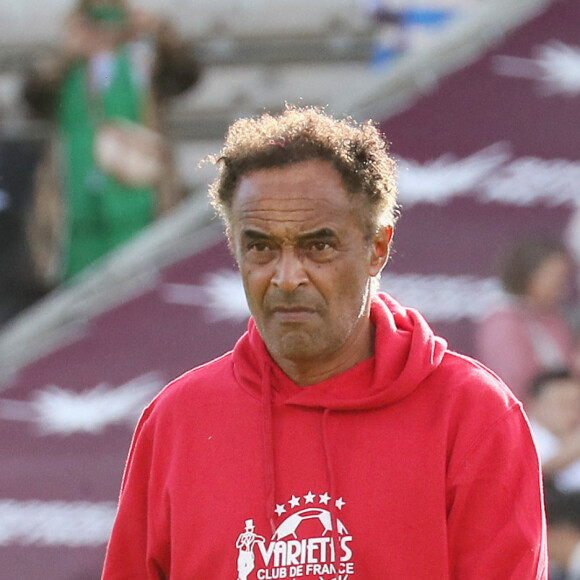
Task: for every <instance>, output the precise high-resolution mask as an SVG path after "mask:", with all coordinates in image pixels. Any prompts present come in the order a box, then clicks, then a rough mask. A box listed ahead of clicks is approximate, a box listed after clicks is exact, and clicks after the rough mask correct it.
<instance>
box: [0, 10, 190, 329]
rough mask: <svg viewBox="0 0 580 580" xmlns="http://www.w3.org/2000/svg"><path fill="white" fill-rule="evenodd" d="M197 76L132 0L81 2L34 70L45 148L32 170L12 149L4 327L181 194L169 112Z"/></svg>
mask: <svg viewBox="0 0 580 580" xmlns="http://www.w3.org/2000/svg"><path fill="white" fill-rule="evenodd" d="M199 77H200V65H199V62H198V60H197V59H196V55H195V52H194V48H193V46H192V45H191V44H190V43H188V42H186V41H184V40H183V39H182V38H180V36H179V34H178V33H177V30H176V29H175V27H174V26H173V25H172V24H171V23H169V22H168V21H166V20H163V19H160V18H157V17H155V16H153V15H152V14H150V13H148V12H146V11H144V10H140V9H136V8H134V7H133V6H131V5H130V4H129V2H128V0H77V2H76V4H75V5H74V6H73V8H72V10H71V12H70V14H69V15H68V17H67V18H66V19H65V22H64V23H63V31H62V35H61V41H60V45H59V46H58V47H56V48H55V49H54V50H52V51H51V52H50V53H48V54H43V55H42V56H39V57H38V58H37V59H36V61H35V62H34V63H33V65H32V67H31V68H30V70H28V71H27V72H26V74H25V79H24V84H23V90H22V100H23V101H24V102H25V103H26V105H27V106H28V110H29V112H30V114H31V116H34V117H36V118H37V119H43V120H45V121H46V122H48V124H49V125H50V138H49V140H48V143H43V144H42V146H41V148H40V150H39V147H38V146H37V150H36V151H34V152H32V153H31V155H29V158H30V160H29V161H28V165H27V167H25V168H23V167H15V166H14V165H13V163H10V159H9V158H10V153H13V154H14V155H16V156H18V158H19V159H26V157H25V156H23V155H22V152H21V151H19V150H18V146H19V144H16V145H14V144H11V143H7V144H4V145H5V148H7V149H10V152H7V154H6V155H3V156H2V159H3V161H4V163H3V166H2V167H1V168H0V169H1V170H2V175H1V177H2V184H3V192H2V193H3V199H4V200H5V202H6V204H7V205H8V207H6V208H5V210H6V211H3V212H2V220H4V221H5V222H6V223H5V224H0V225H4V226H5V227H3V228H1V229H2V230H3V232H2V233H3V235H4V236H6V238H7V239H6V244H4V245H3V250H2V251H3V254H2V256H0V258H2V264H1V267H2V269H3V270H5V271H6V272H9V275H7V276H3V277H2V282H1V283H0V303H1V304H2V308H1V309H0V325H1V324H2V322H4V321H6V320H7V319H8V318H10V317H11V316H13V315H14V314H15V313H17V312H18V311H20V310H21V309H22V308H24V307H25V306H26V305H28V304H30V303H31V302H33V301H34V300H35V299H36V298H38V296H41V295H42V294H43V293H45V292H48V291H50V290H51V289H53V288H55V287H56V286H58V285H59V284H61V283H62V282H63V281H66V280H68V279H70V278H71V277H73V276H75V275H76V274H78V273H80V272H82V271H83V270H84V269H85V268H86V267H87V266H89V265H90V264H92V263H93V262H95V261H96V260H98V259H100V258H101V257H103V256H105V255H107V254H108V253H109V252H110V251H111V250H113V249H115V248H117V247H119V246H121V245H122V244H124V243H125V242H127V241H128V240H129V239H131V238H132V237H134V236H135V235H136V234H137V233H138V232H140V231H141V230H143V229H144V228H145V227H146V226H148V225H149V224H150V223H152V222H153V221H154V220H155V219H157V218H158V217H159V216H160V215H162V214H164V213H165V212H167V211H168V210H170V209H172V208H173V207H175V206H176V205H177V204H178V202H179V201H180V200H181V199H182V198H183V197H184V195H185V191H184V187H183V186H182V184H181V182H180V179H179V175H178V172H177V169H176V164H175V162H174V155H173V151H172V146H171V142H170V141H169V139H168V138H167V131H166V127H165V123H164V120H165V115H164V113H165V111H166V109H167V104H168V102H169V101H170V100H171V99H172V98H173V97H175V96H177V95H179V94H181V93H183V92H185V91H187V90H189V89H191V88H192V87H193V86H195V85H196V83H197V82H198V80H199ZM3 153H4V151H3ZM23 169H24V171H23ZM27 175H30V176H31V177H30V179H29V180H28V181H26V178H25V177H24V176H27ZM13 178H14V179H13ZM15 179H17V180H18V183H12V181H14V180H15ZM9 246H10V247H9ZM14 261H17V262H18V264H19V266H18V267H14V263H13V262H14ZM15 297H19V299H15Z"/></svg>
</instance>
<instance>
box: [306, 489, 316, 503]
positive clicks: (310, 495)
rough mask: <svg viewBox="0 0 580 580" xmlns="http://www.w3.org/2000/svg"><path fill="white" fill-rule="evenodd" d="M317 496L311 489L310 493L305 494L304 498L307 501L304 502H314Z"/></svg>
mask: <svg viewBox="0 0 580 580" xmlns="http://www.w3.org/2000/svg"><path fill="white" fill-rule="evenodd" d="M315 497H316V496H315V495H314V494H313V493H312V492H311V491H309V492H308V493H307V494H306V495H305V496H304V500H305V502H304V503H314V498H315Z"/></svg>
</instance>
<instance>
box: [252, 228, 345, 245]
mask: <svg viewBox="0 0 580 580" xmlns="http://www.w3.org/2000/svg"><path fill="white" fill-rule="evenodd" d="M242 237H244V238H247V239H250V240H269V239H271V238H272V236H270V235H268V234H265V233H264V232H260V231H258V230H252V229H247V230H244V231H242ZM335 237H336V233H335V232H334V231H333V230H331V229H330V228H320V229H318V230H314V231H312V232H305V233H303V234H299V235H298V236H297V239H298V241H299V242H300V241H305V240H312V239H329V238H335Z"/></svg>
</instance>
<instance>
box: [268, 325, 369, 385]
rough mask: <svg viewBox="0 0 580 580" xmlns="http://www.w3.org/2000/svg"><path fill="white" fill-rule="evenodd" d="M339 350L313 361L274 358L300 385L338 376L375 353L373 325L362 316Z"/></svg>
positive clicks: (312, 383)
mask: <svg viewBox="0 0 580 580" xmlns="http://www.w3.org/2000/svg"><path fill="white" fill-rule="evenodd" d="M360 322H361V323H360V324H359V325H357V328H355V329H354V330H353V332H352V333H351V334H350V336H349V337H348V339H347V341H346V342H345V343H344V344H343V345H342V347H341V348H340V350H339V351H338V352H333V353H332V354H331V355H329V356H327V357H318V358H317V359H316V360H312V359H304V360H288V359H281V360H276V363H277V364H278V366H279V367H280V368H281V369H282V370H283V371H284V373H285V374H286V375H287V376H288V377H290V379H292V381H293V382H294V383H296V384H297V385H298V386H300V387H306V386H308V385H314V384H316V383H321V382H322V381H325V380H327V379H330V378H332V377H334V376H336V375H339V374H341V373H343V372H345V371H347V370H348V369H350V368H352V367H354V366H355V365H357V364H359V363H361V362H363V361H365V360H367V359H369V358H371V357H372V356H373V354H374V344H375V328H374V325H373V324H372V323H371V321H370V319H369V318H368V317H365V318H364V319H362V320H361V321H360Z"/></svg>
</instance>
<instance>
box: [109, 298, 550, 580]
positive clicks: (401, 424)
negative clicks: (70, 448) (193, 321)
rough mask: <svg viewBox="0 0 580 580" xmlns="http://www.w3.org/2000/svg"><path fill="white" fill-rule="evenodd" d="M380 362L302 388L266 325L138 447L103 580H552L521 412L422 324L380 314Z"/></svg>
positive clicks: (192, 376) (408, 314)
mask: <svg viewBox="0 0 580 580" xmlns="http://www.w3.org/2000/svg"><path fill="white" fill-rule="evenodd" d="M371 319H372V321H373V323H374V325H375V328H376V335H375V356H374V357H373V358H372V359H369V360H367V361H365V362H362V363H360V364H358V365H357V366H355V367H353V368H352V369H350V370H348V371H346V372H344V373H342V374H340V375H338V376H335V377H333V378H331V379H329V380H326V381H324V382H322V383H319V384H316V385H312V386H308V387H298V386H297V385H295V384H294V383H293V382H292V381H291V380H290V379H289V378H288V377H287V376H286V375H284V374H283V372H282V371H281V370H280V368H279V367H278V366H277V365H276V363H275V362H274V361H273V360H272V358H271V357H270V356H269V354H268V352H267V350H266V347H265V345H264V343H263V341H262V339H261V337H260V335H259V333H258V331H257V329H256V327H255V325H254V323H253V322H252V321H250V324H249V330H248V332H247V333H245V334H244V335H243V336H242V337H241V339H240V340H239V341H238V343H237V345H236V347H235V348H234V350H233V351H232V352H231V353H228V354H226V355H224V356H223V357H221V358H219V359H217V360H215V361H212V362H210V363H208V364H206V365H204V366H201V367H199V368H196V369H194V370H192V371H190V372H188V373H186V374H185V375H183V376H182V377H180V378H179V379H177V380H176V381H174V382H173V383H172V384H170V385H169V386H168V387H166V388H165V390H164V391H163V392H162V393H161V394H160V395H159V396H158V397H157V398H156V399H155V400H154V401H153V403H152V404H151V405H150V406H149V407H148V408H147V409H146V411H145V413H144V414H143V417H142V418H141V421H140V423H139V425H138V427H137V431H136V433H135V437H134V440H133V444H132V448H131V452H130V455H129V460H128V465H127V468H126V473H125V478H124V481H123V486H122V491H121V498H120V505H119V513H118V516H117V520H116V522H115V526H114V529H113V533H112V536H111V540H110V543H109V548H108V552H107V559H106V563H105V570H104V574H103V579H104V580H129V579H132V580H133V579H134V580H137V579H138V580H150V579H162V578H163V579H172V580H213V579H223V580H271V579H279V578H297V579H316V580H347V579H348V580H356V579H360V580H373V579H374V580H385V579H393V580H437V579H449V578H452V579H458V580H459V579H460V580H469V579H473V580H476V579H477V580H508V579H509V580H540V579H542V580H546V579H547V563H546V562H547V558H546V550H545V548H546V544H545V525H544V518H543V505H542V495H541V483H540V468H539V464H538V458H537V453H536V450H535V448H534V445H533V443H532V438H531V436H530V430H529V427H528V422H527V420H526V418H525V416H524V414H523V412H522V408H521V405H520V403H519V402H518V401H517V400H516V399H515V398H514V397H513V395H512V394H511V393H510V391H509V390H508V389H507V388H506V387H505V385H504V384H503V383H502V382H501V381H500V380H499V379H498V378H497V377H496V376H495V375H493V374H492V373H490V371H488V370H487V369H485V368H484V367H483V366H482V365H480V364H479V363H477V362H475V361H473V360H471V359H469V358H467V357H464V356H461V355H458V354H456V353H453V352H451V351H449V350H447V348H446V344H445V341H443V340H442V339H441V338H438V337H435V336H434V335H433V333H432V331H431V329H430V328H429V327H428V325H427V323H426V322H425V320H424V319H423V318H422V317H421V315H420V314H419V313H418V312H417V311H415V310H412V309H405V308H403V307H402V306H401V305H399V304H398V303H397V302H395V301H394V300H393V299H392V298H390V297H388V296H387V295H384V294H380V295H379V296H378V297H377V298H376V299H375V300H374V301H373V304H372V309H371Z"/></svg>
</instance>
